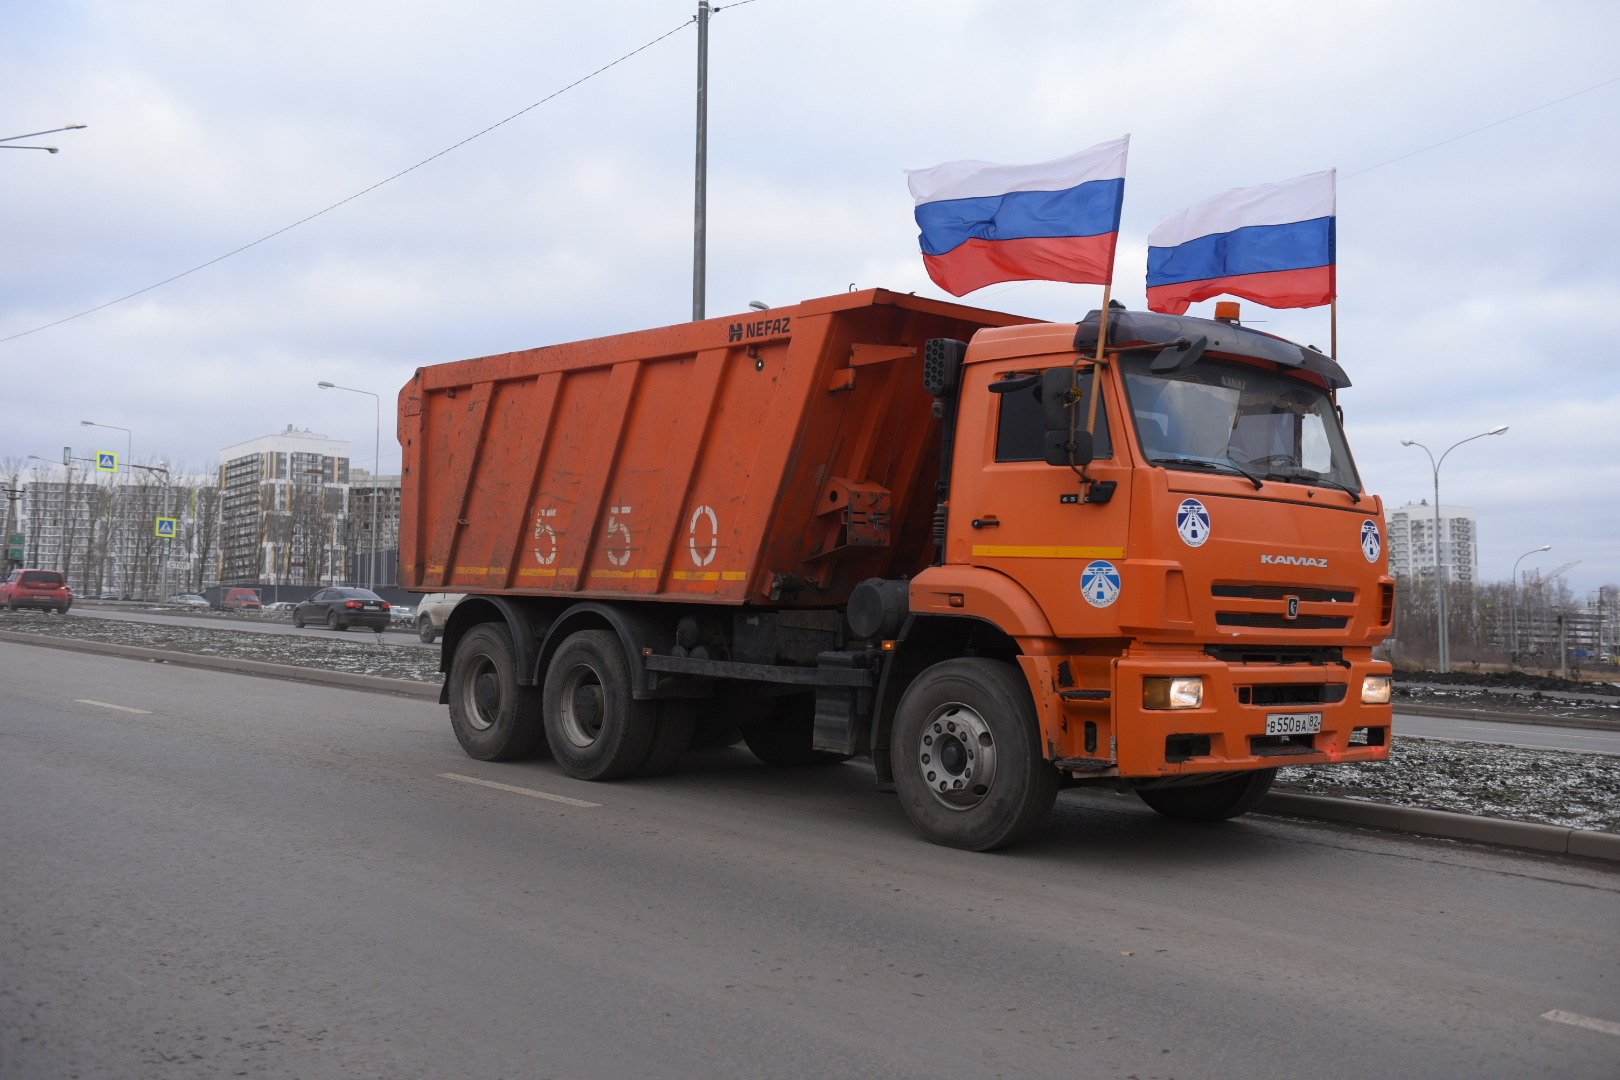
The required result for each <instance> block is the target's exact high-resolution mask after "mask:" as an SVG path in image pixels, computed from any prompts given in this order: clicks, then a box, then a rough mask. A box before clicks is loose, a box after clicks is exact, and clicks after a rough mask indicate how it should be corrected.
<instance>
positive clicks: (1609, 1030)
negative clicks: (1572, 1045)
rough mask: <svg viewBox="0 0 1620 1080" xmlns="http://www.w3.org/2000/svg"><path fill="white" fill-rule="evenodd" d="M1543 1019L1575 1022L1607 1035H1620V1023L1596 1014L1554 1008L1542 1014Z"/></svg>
mask: <svg viewBox="0 0 1620 1080" xmlns="http://www.w3.org/2000/svg"><path fill="white" fill-rule="evenodd" d="M1541 1018H1542V1019H1543V1020H1556V1021H1557V1022H1558V1023H1560V1024H1573V1025H1574V1026H1575V1027H1583V1028H1590V1029H1591V1030H1593V1031H1601V1032H1603V1034H1605V1035H1620V1024H1617V1023H1615V1022H1614V1021H1613V1020H1599V1019H1598V1018H1597V1017H1595V1016H1582V1015H1581V1014H1580V1013H1572V1012H1565V1011H1564V1010H1563V1009H1553V1010H1552V1011H1551V1012H1544V1013H1542V1014H1541Z"/></svg>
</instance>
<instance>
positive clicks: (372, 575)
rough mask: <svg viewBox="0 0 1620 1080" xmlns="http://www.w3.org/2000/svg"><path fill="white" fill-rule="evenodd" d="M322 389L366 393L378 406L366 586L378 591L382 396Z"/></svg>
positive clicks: (330, 386) (349, 388)
mask: <svg viewBox="0 0 1620 1080" xmlns="http://www.w3.org/2000/svg"><path fill="white" fill-rule="evenodd" d="M316 385H317V386H319V387H320V388H321V389H322V390H347V391H348V392H349V393H351V394H365V395H367V396H369V397H370V398H371V399H372V401H373V402H374V403H375V404H376V406H377V430H376V434H375V441H374V442H373V443H372V453H373V455H374V456H373V457H372V459H371V558H370V559H369V560H368V565H367V567H366V588H368V589H370V590H371V591H372V592H376V591H377V502H378V500H379V499H381V497H382V492H381V490H380V489H379V487H378V485H377V470H378V469H379V468H380V467H381V466H382V398H380V397H378V396H377V395H376V394H373V393H372V392H371V391H370V390H356V389H355V388H354V387H352V386H339V385H337V384H336V383H329V382H323V383H317V384H316Z"/></svg>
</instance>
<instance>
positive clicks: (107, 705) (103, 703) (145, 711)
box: [73, 697, 152, 716]
mask: <svg viewBox="0 0 1620 1080" xmlns="http://www.w3.org/2000/svg"><path fill="white" fill-rule="evenodd" d="M73 700H74V701H76V702H78V703H79V704H80V705H100V706H101V707H102V708H103V709H117V710H118V711H119V712H138V713H140V714H142V715H143V716H151V715H152V710H151V709H132V708H130V707H129V706H128V705H114V704H113V703H112V702H110V701H91V700H90V699H89V698H87V697H81V698H74V699H73Z"/></svg>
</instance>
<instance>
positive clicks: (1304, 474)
mask: <svg viewBox="0 0 1620 1080" xmlns="http://www.w3.org/2000/svg"><path fill="white" fill-rule="evenodd" d="M1266 479H1267V480H1272V479H1277V480H1287V481H1289V482H1293V481H1295V480H1303V481H1305V483H1307V484H1316V485H1318V486H1320V487H1330V488H1334V489H1336V490H1338V491H1342V492H1344V493H1345V494H1346V495H1348V496H1350V501H1351V502H1352V503H1360V502H1361V492H1359V491H1354V490H1352V489H1350V488H1349V487H1347V486H1345V485H1344V484H1341V483H1339V482H1338V481H1337V480H1329V479H1328V478H1327V477H1326V476H1323V475H1322V474H1321V473H1319V472H1315V471H1313V470H1311V469H1289V470H1288V471H1286V472H1280V471H1278V470H1275V469H1273V470H1272V471H1271V472H1269V473H1267V474H1266Z"/></svg>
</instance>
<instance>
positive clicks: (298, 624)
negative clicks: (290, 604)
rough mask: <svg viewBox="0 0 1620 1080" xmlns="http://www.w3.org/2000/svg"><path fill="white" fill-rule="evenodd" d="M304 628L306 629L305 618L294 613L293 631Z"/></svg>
mask: <svg viewBox="0 0 1620 1080" xmlns="http://www.w3.org/2000/svg"><path fill="white" fill-rule="evenodd" d="M303 628H304V617H303V616H302V615H299V614H297V613H296V612H294V613H293V629H294V630H302V629H303Z"/></svg>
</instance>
